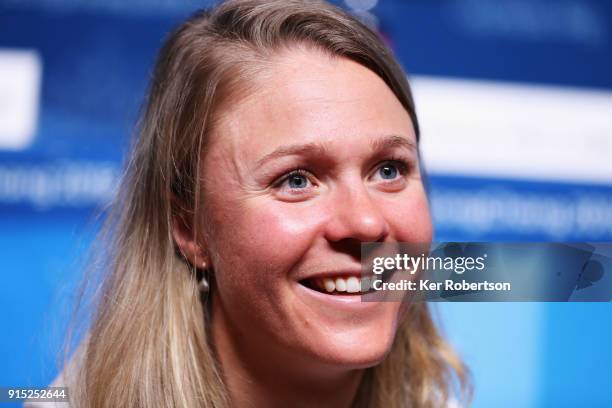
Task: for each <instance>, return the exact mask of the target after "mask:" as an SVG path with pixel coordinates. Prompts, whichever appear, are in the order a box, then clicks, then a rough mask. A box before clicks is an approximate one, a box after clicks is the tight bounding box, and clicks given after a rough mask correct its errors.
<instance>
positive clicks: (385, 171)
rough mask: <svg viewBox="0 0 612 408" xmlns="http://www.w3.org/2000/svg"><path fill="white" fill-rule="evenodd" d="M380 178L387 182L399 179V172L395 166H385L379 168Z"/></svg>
mask: <svg viewBox="0 0 612 408" xmlns="http://www.w3.org/2000/svg"><path fill="white" fill-rule="evenodd" d="M378 172H379V174H380V176H381V177H382V178H383V179H385V180H393V179H394V178H396V177H397V174H398V170H397V166H395V165H393V164H385V165H383V166H380V167H379V168H378Z"/></svg>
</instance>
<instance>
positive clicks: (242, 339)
mask: <svg viewBox="0 0 612 408" xmlns="http://www.w3.org/2000/svg"><path fill="white" fill-rule="evenodd" d="M213 311H214V312H213V313H212V315H213V316H214V317H213V318H212V339H213V342H214V344H215V347H216V352H217V358H218V359H219V362H220V364H221V367H222V371H223V376H224V381H225V385H226V387H227V389H228V392H229V395H230V400H231V402H232V407H237V408H246V407H248V408H259V407H272V408H275V407H287V406H291V407H311V406H317V407H320V408H326V407H330V408H331V407H334V408H335V407H342V408H349V407H351V405H352V403H353V400H354V399H355V395H356V394H357V390H358V388H359V384H360V383H361V379H362V377H363V372H364V370H362V369H357V370H339V369H337V368H336V369H334V368H331V367H322V366H316V365H313V364H312V362H310V363H308V362H304V361H300V359H299V358H295V356H291V355H289V353H284V352H283V351H282V350H280V347H274V346H271V347H266V346H265V344H266V342H258V341H256V340H255V341H254V340H253V339H252V338H249V337H248V336H245V335H244V334H242V333H239V332H238V331H237V330H236V328H235V327H233V326H232V325H231V323H230V322H229V321H228V319H227V318H226V316H227V315H226V314H225V311H224V310H223V305H222V304H221V302H220V301H219V299H218V298H216V297H213ZM267 344H269V343H267Z"/></svg>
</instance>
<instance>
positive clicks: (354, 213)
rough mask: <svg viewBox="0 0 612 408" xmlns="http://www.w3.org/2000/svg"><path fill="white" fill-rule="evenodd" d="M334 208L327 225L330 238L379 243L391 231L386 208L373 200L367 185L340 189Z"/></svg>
mask: <svg viewBox="0 0 612 408" xmlns="http://www.w3.org/2000/svg"><path fill="white" fill-rule="evenodd" d="M330 210H331V211H330V213H331V214H332V217H331V218H330V219H329V221H328V223H327V225H326V238H327V239H328V240H329V241H332V242H338V241H341V240H344V239H354V240H358V241H360V242H378V241H382V240H384V238H385V237H386V236H387V235H388V234H389V224H388V223H387V220H386V219H385V217H384V214H383V211H382V210H383V208H382V207H381V206H380V204H379V203H376V202H375V201H374V200H373V197H372V196H371V194H370V193H369V192H368V190H367V188H366V186H364V185H360V186H358V187H354V188H350V189H348V188H347V189H346V190H343V191H337V192H336V194H335V196H334V199H333V200H332V203H331V209H330Z"/></svg>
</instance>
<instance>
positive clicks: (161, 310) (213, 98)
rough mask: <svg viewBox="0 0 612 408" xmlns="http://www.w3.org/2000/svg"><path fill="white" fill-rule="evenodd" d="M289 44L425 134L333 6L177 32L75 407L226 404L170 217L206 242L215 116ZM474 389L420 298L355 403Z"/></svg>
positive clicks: (266, 6) (403, 89)
mask: <svg viewBox="0 0 612 408" xmlns="http://www.w3.org/2000/svg"><path fill="white" fill-rule="evenodd" d="M295 46H308V47H315V48H316V49H318V50H321V51H322V52H324V53H326V54H328V55H330V56H331V57H334V58H335V57H340V58H348V59H351V60H353V61H355V62H358V63H359V64H362V65H363V66H365V67H367V68H369V69H370V70H372V71H373V72H374V73H376V74H377V75H378V76H379V77H380V78H381V79H383V80H384V82H385V83H386V84H387V85H388V86H389V88H390V89H391V90H392V91H393V93H394V94H395V96H396V97H397V99H398V100H399V101H400V102H401V104H402V105H403V106H404V108H405V109H406V111H407V112H408V114H409V115H410V117H411V119H412V123H413V124H414V126H415V132H416V135H417V139H418V135H419V129H418V121H417V117H416V111H415V107H414V102H413V99H412V95H411V91H410V87H409V85H408V82H407V79H406V77H405V74H404V72H403V71H402V69H401V67H400V66H399V65H398V63H397V62H396V61H395V59H394V57H393V55H392V53H391V52H390V51H389V49H388V48H387V47H386V46H385V45H384V43H383V42H382V41H381V39H380V38H379V37H378V36H377V34H376V33H374V32H373V31H371V30H370V29H369V28H368V27H366V26H365V25H364V24H362V23H360V22H359V21H358V20H357V19H355V18H354V17H352V16H350V15H349V14H347V13H345V12H344V11H342V10H340V9H338V8H336V7H334V6H331V5H329V4H327V3H325V2H323V1H307V0H229V1H225V2H222V3H221V4H219V5H218V6H216V7H214V8H212V9H210V10H208V11H203V12H198V13H196V14H195V15H193V16H192V17H191V18H189V19H188V20H187V21H185V22H184V23H183V24H181V25H180V26H179V27H178V28H177V29H176V30H175V31H174V32H173V33H172V34H171V35H170V36H169V38H168V39H167V41H166V42H165V44H164V46H163V48H162V49H161V51H160V54H159V56H158V59H157V62H156V66H155V69H154V72H153V76H152V80H151V84H150V89H149V93H148V97H147V100H146V103H145V105H144V110H143V114H142V117H141V119H140V122H139V127H138V135H137V137H136V139H135V141H134V144H133V146H132V151H131V154H130V156H129V159H128V161H127V162H126V168H125V173H124V176H123V178H122V180H121V183H120V188H119V192H118V195H117V198H116V201H115V202H114V203H113V205H112V210H111V213H110V215H109V218H108V220H107V222H106V226H105V229H104V232H103V236H102V238H103V239H104V242H105V244H104V245H106V246H105V247H104V258H105V260H104V265H103V270H104V273H105V276H104V278H103V282H102V283H101V284H100V286H99V287H98V288H97V289H96V292H97V293H98V297H97V298H96V300H95V310H94V312H93V315H92V316H91V323H90V327H88V329H87V337H86V341H85V344H84V345H83V349H82V350H81V352H82V358H80V363H79V364H78V366H77V368H76V371H75V374H74V376H73V377H74V384H70V386H71V398H72V399H73V402H72V403H73V404H74V405H73V406H74V407H79V408H81V407H82V408H87V407H96V408H102V407H109V408H120V407H130V408H133V407H146V408H155V407H181V408H196V407H198V408H200V407H205V408H213V407H214V408H222V407H229V406H231V404H230V401H229V396H228V393H227V390H226V387H225V385H224V382H223V376H222V370H221V367H219V366H218V362H217V361H216V358H215V354H214V348H213V347H212V345H211V343H210V338H209V333H208V326H209V324H208V323H209V320H208V319H209V316H208V315H207V310H206V308H205V307H203V303H202V299H201V298H200V293H199V292H198V289H197V279H196V278H195V276H194V275H195V273H194V272H195V271H194V270H193V267H191V266H189V264H188V263H187V262H185V259H183V258H182V256H181V255H180V254H179V253H178V252H177V250H176V248H175V243H174V241H173V237H172V223H173V219H174V218H175V217H177V216H179V217H182V218H183V219H184V220H185V222H186V223H187V224H188V225H190V226H191V227H192V228H193V229H194V234H195V236H200V235H199V234H204V235H205V234H206V231H205V222H204V223H202V222H201V220H200V222H199V223H200V224H198V222H197V221H196V215H197V214H199V213H200V212H201V210H202V208H205V207H206V203H205V202H204V203H203V202H201V196H202V195H201V191H202V188H205V186H203V185H202V183H201V182H200V180H201V168H202V166H201V164H202V160H204V158H205V155H206V147H207V143H208V140H209V139H210V137H211V134H212V133H213V132H214V125H215V114H216V113H218V112H219V111H220V110H222V108H223V104H224V103H225V102H226V101H228V100H233V99H235V98H238V97H240V96H242V95H243V94H244V93H246V92H249V90H250V87H252V86H253V84H252V83H251V82H249V80H250V78H251V77H252V75H253V73H257V72H258V70H260V69H262V67H263V68H265V67H266V64H269V63H270V62H269V61H270V57H271V56H274V55H276V54H278V53H279V52H281V51H282V50H285V49H290V48H291V47H295ZM90 284H91V282H90ZM93 284H94V285H96V283H93ZM467 384H468V382H467V372H466V369H465V367H464V366H463V364H462V363H461V361H460V360H459V359H458V358H457V357H456V356H455V354H454V353H453V351H452V349H451V348H450V347H449V346H448V345H447V344H446V342H445V341H444V339H443V338H442V336H440V334H439V333H438V329H437V328H436V326H435V324H434V322H433V320H432V317H431V314H430V311H429V309H428V306H427V304H426V303H420V304H414V305H411V306H410V307H409V310H408V312H407V314H406V317H405V318H404V319H403V321H402V323H401V325H400V327H398V332H397V335H396V339H395V341H394V344H393V348H392V350H391V352H390V353H389V355H388V356H387V358H386V359H385V361H384V362H383V363H382V364H380V365H379V366H376V367H373V368H369V369H367V370H366V375H365V376H364V380H363V382H362V384H361V386H360V389H359V391H358V395H357V398H356V400H355V403H354V406H355V407H385V408H394V407H397V408H400V407H439V406H445V405H446V404H447V400H448V398H450V397H452V394H454V393H453V390H454V389H455V388H456V387H457V386H458V387H459V389H460V390H463V391H466V393H465V396H467V394H469V392H467V391H468V388H469V387H468V386H467Z"/></svg>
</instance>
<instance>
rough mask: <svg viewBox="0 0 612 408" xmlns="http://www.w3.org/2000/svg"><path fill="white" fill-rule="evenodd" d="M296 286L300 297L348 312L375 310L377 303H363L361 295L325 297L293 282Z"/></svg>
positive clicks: (325, 295)
mask: <svg viewBox="0 0 612 408" xmlns="http://www.w3.org/2000/svg"><path fill="white" fill-rule="evenodd" d="M294 284H295V285H296V286H297V288H296V290H297V291H298V293H299V294H300V295H301V296H304V297H306V298H309V299H313V300H315V301H317V302H321V303H325V304H327V305H328V306H329V307H333V308H338V309H346V310H350V311H356V310H362V309H370V308H376V307H378V306H379V305H377V304H378V303H379V302H366V301H363V299H362V296H363V295H361V294H354V295H327V294H325V293H321V292H318V291H316V290H314V289H310V288H308V287H306V286H304V285H301V284H299V283H297V282H294Z"/></svg>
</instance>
